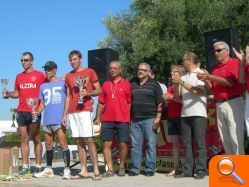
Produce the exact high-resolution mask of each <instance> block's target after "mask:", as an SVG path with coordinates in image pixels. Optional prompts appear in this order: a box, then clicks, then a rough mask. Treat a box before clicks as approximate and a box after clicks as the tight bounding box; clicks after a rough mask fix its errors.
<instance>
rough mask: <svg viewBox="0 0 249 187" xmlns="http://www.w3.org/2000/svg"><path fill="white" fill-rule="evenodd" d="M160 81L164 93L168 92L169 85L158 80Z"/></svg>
mask: <svg viewBox="0 0 249 187" xmlns="http://www.w3.org/2000/svg"><path fill="white" fill-rule="evenodd" d="M157 82H158V81H157ZM158 83H159V85H160V87H161V89H162V92H163V94H165V93H167V86H166V85H165V84H163V83H160V82H158Z"/></svg>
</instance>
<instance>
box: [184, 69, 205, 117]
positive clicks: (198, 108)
mask: <svg viewBox="0 0 249 187" xmlns="http://www.w3.org/2000/svg"><path fill="white" fill-rule="evenodd" d="M197 72H203V71H202V70H201V69H200V68H196V69H195V70H194V71H193V72H192V73H186V74H185V75H183V76H182V80H183V81H184V82H186V83H188V84H190V85H192V86H194V87H198V88H200V89H202V90H204V93H203V94H202V95H200V96H196V95H194V94H192V93H190V92H189V91H188V90H186V89H185V88H184V87H181V95H182V112H181V117H190V116H202V117H207V99H206V86H205V83H204V82H203V81H201V80H199V79H198V78H197V76H196V73H197Z"/></svg>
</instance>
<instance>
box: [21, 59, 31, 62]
mask: <svg viewBox="0 0 249 187" xmlns="http://www.w3.org/2000/svg"><path fill="white" fill-rule="evenodd" d="M30 61H31V60H30V59H21V62H30Z"/></svg>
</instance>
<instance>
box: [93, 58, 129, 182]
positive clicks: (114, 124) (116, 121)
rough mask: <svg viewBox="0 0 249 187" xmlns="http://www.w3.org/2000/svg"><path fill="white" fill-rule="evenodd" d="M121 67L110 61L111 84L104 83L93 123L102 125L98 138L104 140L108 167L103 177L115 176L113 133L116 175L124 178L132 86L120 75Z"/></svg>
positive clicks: (116, 62)
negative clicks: (114, 151) (114, 150)
mask: <svg viewBox="0 0 249 187" xmlns="http://www.w3.org/2000/svg"><path fill="white" fill-rule="evenodd" d="M121 71H122V68H121V66H120V63H119V62H118V61H112V62H111V63H110V66H109V73H110V76H111V80H110V81H105V82H104V84H103V86H102V94H101V95H100V96H99V99H98V101H99V103H98V108H97V114H96V119H95V123H96V124H99V123H100V121H102V125H101V136H102V139H103V141H104V148H103V153H104V157H105V161H106V163H107V166H108V171H106V172H105V173H104V174H103V175H102V176H103V177H112V176H114V172H113V165H112V150H111V148H112V141H113V137H114V136H113V135H114V133H115V134H116V135H117V141H118V146H119V158H120V165H119V171H118V175H119V176H125V159H126V156H127V143H126V142H128V140H129V122H130V103H131V86H130V83H129V82H128V81H127V80H125V79H124V78H123V77H122V76H121V75H120V74H121Z"/></svg>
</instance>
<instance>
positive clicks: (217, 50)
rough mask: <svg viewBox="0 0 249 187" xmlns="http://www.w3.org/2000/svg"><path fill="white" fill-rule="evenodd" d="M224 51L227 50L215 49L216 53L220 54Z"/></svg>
mask: <svg viewBox="0 0 249 187" xmlns="http://www.w3.org/2000/svg"><path fill="white" fill-rule="evenodd" d="M223 50H225V48H220V49H215V50H214V52H217V53H220V52H221V51H223Z"/></svg>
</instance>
